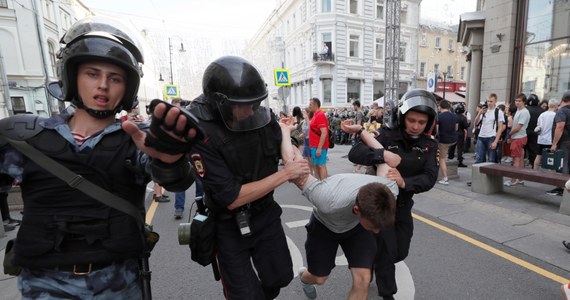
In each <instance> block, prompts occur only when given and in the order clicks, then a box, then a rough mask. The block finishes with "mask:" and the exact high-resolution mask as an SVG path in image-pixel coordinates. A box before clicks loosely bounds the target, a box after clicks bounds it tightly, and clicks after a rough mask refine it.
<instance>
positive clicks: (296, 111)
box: [291, 106, 303, 118]
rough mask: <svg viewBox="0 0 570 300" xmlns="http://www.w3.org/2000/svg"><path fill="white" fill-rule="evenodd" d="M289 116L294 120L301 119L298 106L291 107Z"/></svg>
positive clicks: (301, 115) (301, 114)
mask: <svg viewBox="0 0 570 300" xmlns="http://www.w3.org/2000/svg"><path fill="white" fill-rule="evenodd" d="M291 115H292V116H293V117H295V118H303V113H302V112H301V108H300V107H299V106H295V107H293V112H292V113H291Z"/></svg>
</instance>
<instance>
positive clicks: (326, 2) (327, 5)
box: [322, 0, 332, 12]
mask: <svg viewBox="0 0 570 300" xmlns="http://www.w3.org/2000/svg"><path fill="white" fill-rule="evenodd" d="M322 1H323V2H322V10H323V12H331V10H332V7H331V1H332V0H322Z"/></svg>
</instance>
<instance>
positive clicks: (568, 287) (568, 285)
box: [560, 283, 570, 300]
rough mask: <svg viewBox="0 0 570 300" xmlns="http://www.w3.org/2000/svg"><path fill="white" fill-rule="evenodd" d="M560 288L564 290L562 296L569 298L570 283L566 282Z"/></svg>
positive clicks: (567, 299)
mask: <svg viewBox="0 0 570 300" xmlns="http://www.w3.org/2000/svg"><path fill="white" fill-rule="evenodd" d="M560 290H561V292H562V296H564V299H566V300H569V299H570V283H566V284H564V285H562V286H561V287H560Z"/></svg>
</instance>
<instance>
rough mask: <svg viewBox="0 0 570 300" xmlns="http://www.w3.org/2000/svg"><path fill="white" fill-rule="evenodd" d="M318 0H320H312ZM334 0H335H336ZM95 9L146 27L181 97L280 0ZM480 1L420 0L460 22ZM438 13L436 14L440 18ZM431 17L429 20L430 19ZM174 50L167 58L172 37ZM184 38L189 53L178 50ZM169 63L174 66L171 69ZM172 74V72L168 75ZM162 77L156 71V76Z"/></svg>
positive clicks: (108, 0) (114, 1) (134, 3)
mask: <svg viewBox="0 0 570 300" xmlns="http://www.w3.org/2000/svg"><path fill="white" fill-rule="evenodd" d="M314 1H320V0H314ZM332 1H336V0H332ZM82 2H83V3H84V4H85V5H86V6H87V7H89V8H90V9H91V10H92V11H94V12H95V13H96V14H105V15H114V13H118V15H117V16H118V17H119V18H123V19H124V18H125V16H126V17H127V19H128V20H129V21H130V22H131V23H132V24H133V25H135V27H136V28H137V29H138V30H139V31H142V30H143V29H144V30H145V31H146V32H148V35H147V37H146V40H147V41H148V42H149V44H150V45H152V47H153V49H154V51H155V53H161V55H154V56H152V57H145V60H146V61H145V65H149V66H150V64H149V59H152V65H153V67H151V68H152V69H153V70H154V72H155V73H156V74H160V75H162V77H163V79H164V80H165V82H168V81H170V80H173V82H174V83H177V84H180V90H181V92H182V97H183V98H185V99H186V98H190V97H192V96H193V95H194V94H196V93H197V91H199V90H200V89H201V80H200V78H201V76H202V72H203V70H204V69H205V68H206V66H207V64H208V63H209V62H211V61H212V60H214V59H216V58H218V57H220V56H222V55H241V51H242V50H243V48H245V46H246V43H247V41H248V40H249V39H251V38H252V37H253V36H254V35H255V34H256V33H257V31H258V29H259V28H260V27H261V26H262V25H263V23H264V22H265V21H266V20H267V19H268V17H269V16H270V15H271V13H272V12H273V11H274V10H275V8H276V6H277V5H278V3H279V2H280V1H279V0H82ZM475 3H476V0H422V2H421V10H422V11H421V13H420V15H421V19H426V20H430V19H431V21H436V22H438V23H444V24H458V23H459V14H461V13H463V12H467V11H474V10H475ZM436 18H437V19H436ZM431 21H430V22H431ZM169 38H171V39H172V45H173V51H172V57H171V58H169V56H168V53H169V50H168V49H169V48H168V41H169ZM180 42H183V43H184V47H185V49H186V50H187V51H186V52H179V51H176V50H178V49H179V48H180V47H179V43H180ZM169 62H170V63H172V64H173V67H171V68H169ZM170 74H172V76H170ZM157 77H158V76H157Z"/></svg>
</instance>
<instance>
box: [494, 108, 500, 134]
mask: <svg viewBox="0 0 570 300" xmlns="http://www.w3.org/2000/svg"><path fill="white" fill-rule="evenodd" d="M493 127H495V131H497V130H499V108H497V107H495V124H493Z"/></svg>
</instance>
